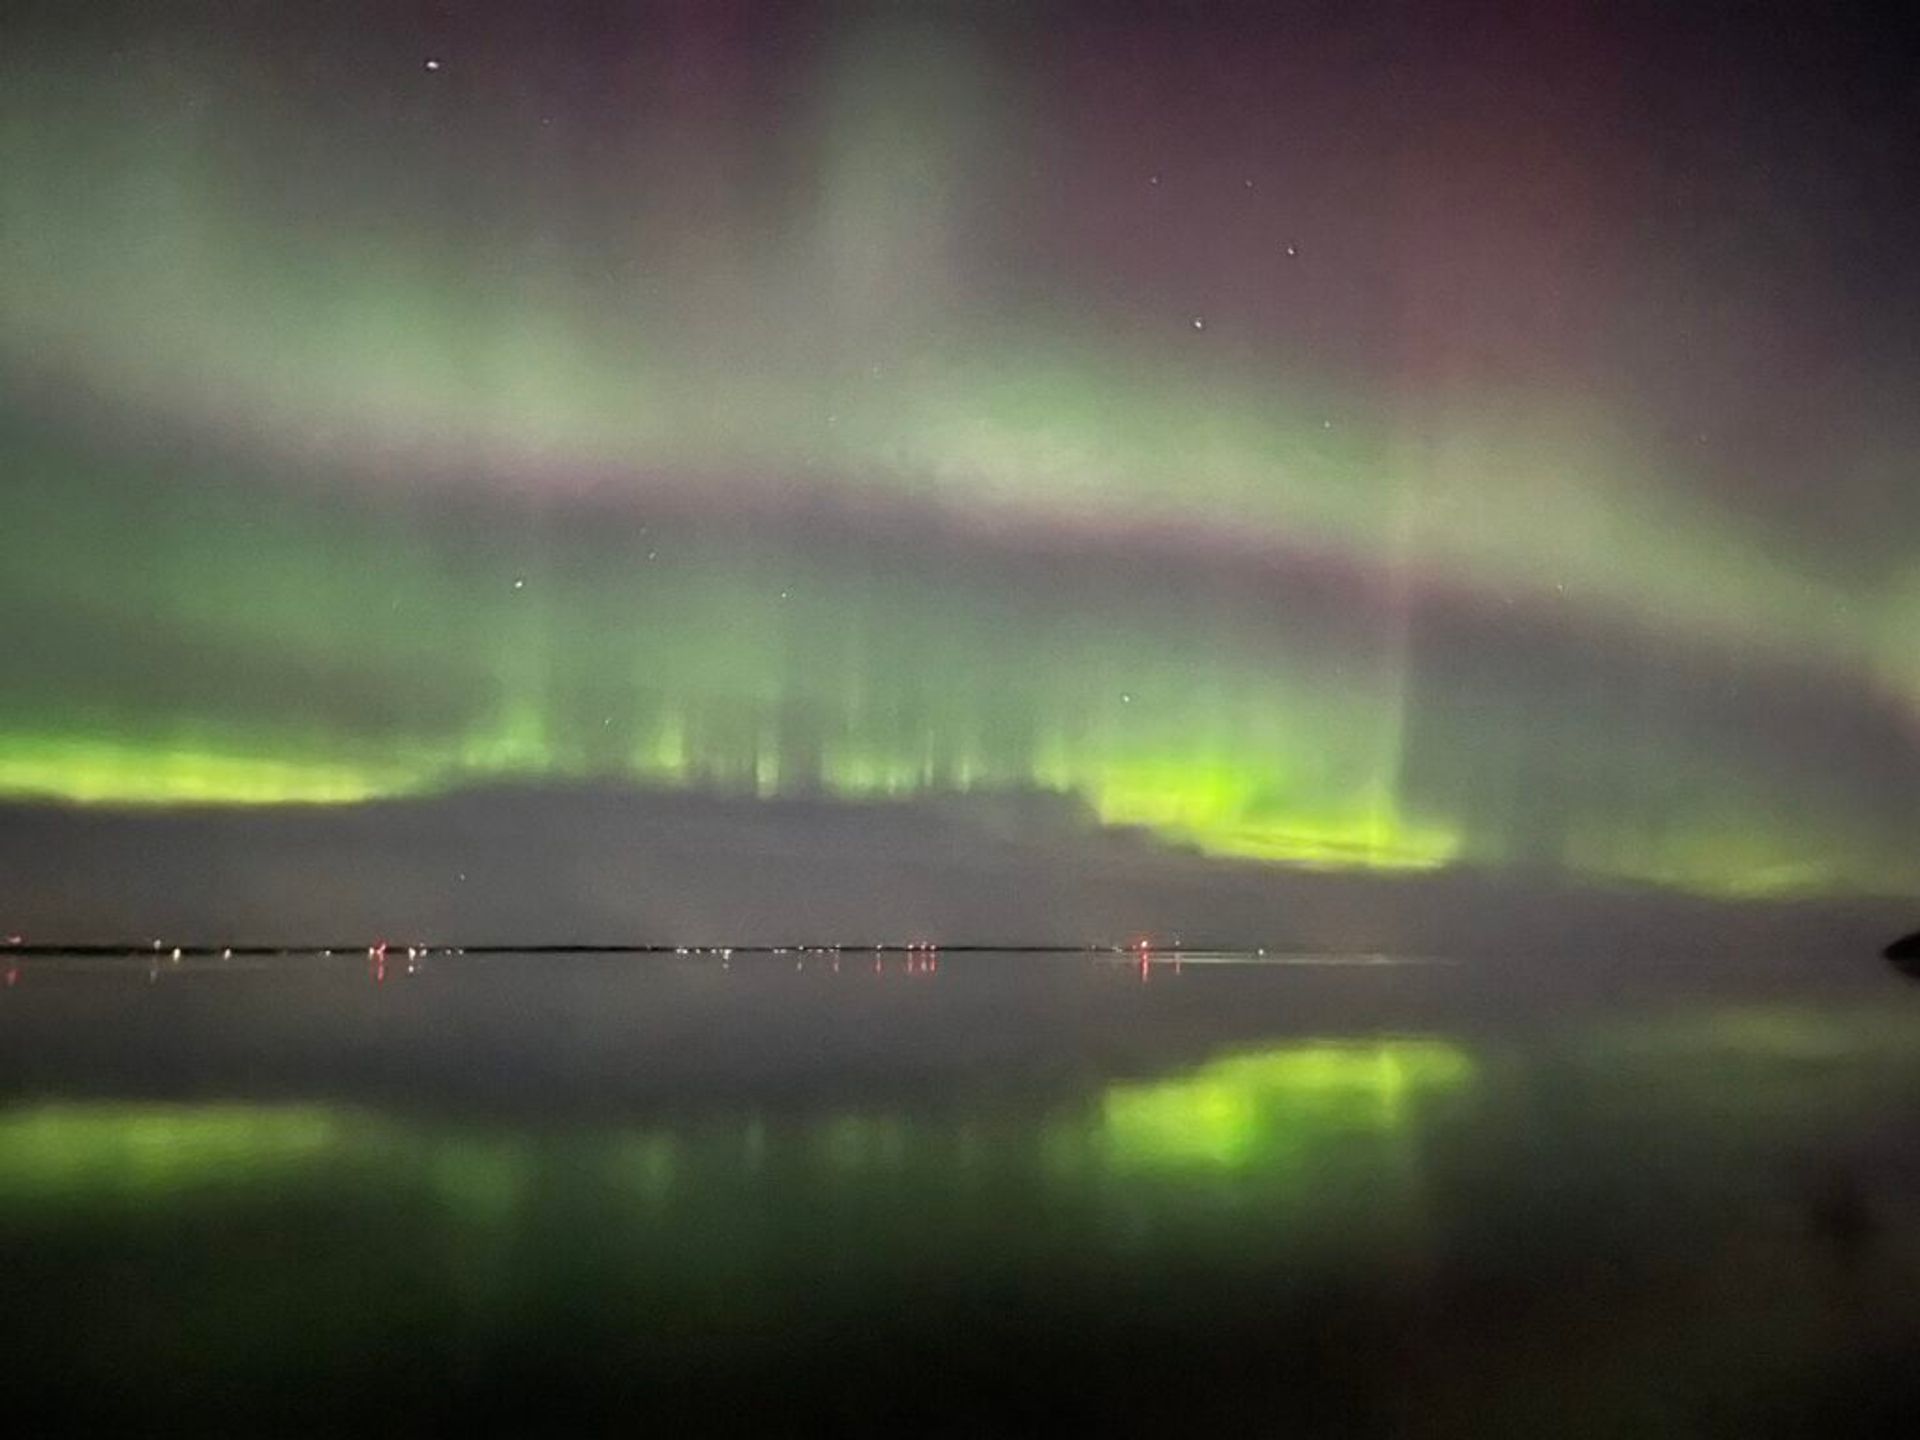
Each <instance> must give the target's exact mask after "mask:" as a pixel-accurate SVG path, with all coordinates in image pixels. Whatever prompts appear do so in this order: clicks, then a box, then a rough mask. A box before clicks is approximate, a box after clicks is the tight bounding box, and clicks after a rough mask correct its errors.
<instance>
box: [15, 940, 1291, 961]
mask: <svg viewBox="0 0 1920 1440" xmlns="http://www.w3.org/2000/svg"><path fill="white" fill-rule="evenodd" d="M1271 948H1273V947H1267V946H1253V945H1186V944H1184V943H1181V942H1169V943H1157V942H1150V941H1146V940H1139V941H1135V942H1134V943H1133V944H1130V945H1116V944H1112V943H1108V942H1101V943H1090V944H1085V945H1032V944H1011V945H1000V944H983V943H979V942H966V943H961V944H952V945H949V944H943V943H938V942H935V941H930V940H929V941H907V942H900V941H888V942H884V943H881V944H877V945H876V944H872V943H867V944H835V945H823V944H819V943H817V942H807V943H797V944H782V945H770V944H749V945H715V944H701V945H665V944H654V943H648V944H570V943H545V944H537V945H515V944H498V943H495V944H485V945H421V944H417V943H416V944H412V945H406V944H395V943H393V942H391V941H387V942H384V943H380V944H375V945H361V944H347V945H204V944H192V945H169V944H166V943H165V942H164V941H159V940H152V941H148V942H146V943H144V944H126V943H112V942H100V943H86V944H61V943H34V944H28V943H26V942H24V941H22V942H19V943H11V942H0V956H7V957H12V958H23V957H24V958H29V959H57V958H61V957H74V958H87V959H101V958H105V959H116V958H122V957H124V958H128V959H131V958H135V957H141V958H148V959H150V958H152V957H154V956H162V957H166V958H173V957H175V956H177V957H179V958H180V959H182V960H185V959H196V960H220V959H242V958H247V959H258V958H261V957H274V956H294V955H375V954H387V955H395V954H406V953H409V952H411V953H412V954H414V955H416V956H425V955H679V956H687V955H720V954H726V955H794V954H803V955H831V954H835V953H840V954H848V953H852V954H861V953H864V954H868V955H874V954H881V955H923V954H929V953H936V952H937V953H942V954H962V955H966V954H973V955H1137V954H1139V953H1141V952H1142V951H1146V952H1148V953H1150V954H1151V953H1156V952H1160V951H1173V950H1179V951H1194V952H1201V953H1206V954H1215V955H1237V954H1245V955H1255V954H1265V953H1266V952H1267V950H1268V949H1271Z"/></svg>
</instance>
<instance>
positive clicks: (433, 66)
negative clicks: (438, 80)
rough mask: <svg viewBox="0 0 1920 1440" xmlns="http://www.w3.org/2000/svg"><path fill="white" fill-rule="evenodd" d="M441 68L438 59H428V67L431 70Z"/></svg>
mask: <svg viewBox="0 0 1920 1440" xmlns="http://www.w3.org/2000/svg"><path fill="white" fill-rule="evenodd" d="M439 68H440V62H439V61H438V60H428V61H427V69H429V70H438V69H439Z"/></svg>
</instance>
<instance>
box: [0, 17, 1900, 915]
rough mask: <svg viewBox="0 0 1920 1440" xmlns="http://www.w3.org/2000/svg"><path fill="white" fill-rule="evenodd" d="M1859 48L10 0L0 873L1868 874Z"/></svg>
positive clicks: (1467, 33) (0, 132)
mask: <svg viewBox="0 0 1920 1440" xmlns="http://www.w3.org/2000/svg"><path fill="white" fill-rule="evenodd" d="M1915 55H1916V46H1915V45H1914V44H1913V41H1912V39H1911V37H1910V36H1909V35H1907V34H1906V33H1904V32H1898V31H1895V30H1893V29H1890V28H1888V26H1887V24H1886V22H1885V21H1884V19H1874V18H1870V12H1868V11H1867V10H1865V9H1862V10H1860V11H1858V12H1852V13H1849V12H1848V11H1847V10H1846V9H1845V8H1844V7H1786V6H1780V7H1768V6H1757V5H1743V6H1711V5H1698V6H1680V7H1674V6H1653V5H1648V6H1634V5H1619V4H1611V5H1597V4H1594V5H1589V4H1578V3H1567V4H1552V3H1548V4H1527V5H1519V4H1516V5H1497V6H1486V5H1474V6H1445V5H1431V4H1420V5H1405V6H1390V5H1364V4H1362V5H1288V4H1267V5H1225V4H1223V5H1202V4H1189V5H1148V4H1111V3H1108V4H1095V3H1075V4H1032V5H1021V4H1013V3H1004V4H984V3H983V4H974V5H963V4H933V3H926V4H911V3H899V4H890V5H879V4H875V5H827V4H818V5H777V6H776V5H766V4H746V3H734V4H729V3H717V0H716V3H702V4H685V5H667V6H651V5H616V4H576V3H556V4H540V5H533V4H506V3H473V4H456V3H440V4H398V3H379V4H375V3H358V4H355V3H346V4H331V5H295V4H266V3H237V0H229V3H220V4H207V3H202V4H184V3H183V4H163V5H111V4H100V5H87V6H73V5H68V4H52V3H48V4H24V5H23V4H13V5H10V6H8V7H7V8H6V10H5V11H4V12H3V14H0V186H3V187H4V189H0V195H3V196H4V204H3V205H0V455H4V467H3V468H0V533H4V534H5V535H6V536H7V544H8V559H7V562H6V564H5V566H4V567H3V568H0V605H4V608H5V613H6V615H7V616H8V624H7V625H6V627H5V629H4V632H3V633H0V672H3V673H4V674H5V675H6V677H7V681H8V683H7V684H6V686H5V687H4V690H0V806H5V807H8V808H5V809H0V826H4V827H5V829H6V836H5V839H6V841H7V847H8V853H9V855H10V856H12V857H13V862H14V863H13V864H11V865H10V866H9V868H8V871H7V873H6V874H5V875H4V876H0V927H9V928H11V929H27V930H32V931H34V932H35V933H36V934H38V933H41V932H45V931H48V930H55V931H60V932H62V933H75V934H78V933H82V932H85V933H99V932H101V931H102V930H105V931H111V932H114V933H132V934H143V933H146V932H147V931H149V930H152V929H154V928H156V927H160V926H163V925H164V926H165V927H168V928H170V929H174V930H185V931H190V932H194V933H199V934H204V935H207V936H209V937H211V938H217V937H218V936H220V935H221V934H222V933H231V932H232V931H233V930H234V929H235V928H236V927H253V928H254V929H255V930H259V929H263V928H264V929H272V928H275V926H276V925H281V926H284V925H287V924H291V923H292V921H291V919H289V917H293V916H298V917H301V923H302V924H305V923H307V918H308V917H314V918H315V921H316V923H317V921H318V919H319V918H320V917H324V916H333V915H337V916H339V917H341V920H342V924H343V926H344V927H345V929H346V930H347V931H349V932H354V930H355V927H357V926H360V925H362V924H373V923H380V924H383V925H385V924H401V925H407V924H413V925H421V926H433V927H454V926H458V925H459V924H460V923H461V920H462V917H463V916H465V917H472V916H476V915H480V914H482V913H484V915H485V917H486V921H485V923H486V924H487V926H489V927H491V928H496V929H499V928H504V929H507V930H511V931H513V932H514V933H515V935H516V936H518V937H525V938H535V937H537V936H540V935H546V934H553V933H559V932H567V933H573V932H574V930H575V926H576V924H579V923H589V924H590V925H591V926H595V927H599V928H600V929H602V930H603V931H604V930H609V929H622V930H625V931H627V932H628V933H633V934H634V935H635V937H636V938H660V939H675V938H678V932H684V931H687V930H689V929H701V930H707V931H711V930H713V929H715V928H721V927H724V926H725V925H726V924H728V923H729V922H728V918H727V917H728V916H729V915H730V914H736V913H737V914H738V915H741V916H747V915H749V914H751V915H753V916H756V917H763V918H762V919H756V920H754V922H753V924H754V925H761V924H762V923H763V919H764V917H769V916H772V917H775V918H776V919H777V917H780V916H789V915H790V916H791V917H792V924H793V928H794V930H795V931H796V932H809V931H812V930H813V929H814V927H815V926H816V925H820V924H828V923H831V924H832V925H834V926H836V927H854V928H859V927H862V926H866V927H870V928H874V929H879V928H887V927H894V928H906V927H919V928H922V929H930V930H935V931H938V932H939V933H940V935H941V936H942V937H943V938H948V939H959V938H968V937H972V936H978V935H982V934H990V935H992V936H994V937H995V938H1015V937H1013V936H1012V935H1010V934H1009V933H1008V932H1009V930H1010V929H1020V930H1044V931H1046V932H1048V933H1047V935H1046V937H1045V938H1056V937H1058V938H1064V936H1063V935H1061V932H1063V931H1065V930H1069V929H1071V930H1076V931H1078V930H1085V931H1087V932H1090V933H1089V938H1091V932H1101V933H1105V932H1106V931H1107V930H1110V929H1113V928H1114V927H1119V926H1145V927H1149V928H1150V927H1152V926H1154V925H1155V924H1157V923H1160V922H1159V921H1157V920H1156V918H1155V915H1156V913H1157V912H1156V910H1155V906H1156V904H1158V903H1160V902H1161V901H1164V905H1165V910H1166V913H1167V914H1174V913H1176V912H1177V913H1178V914H1180V915H1183V916H1187V917H1198V918H1199V919H1200V920H1201V921H1202V922H1204V917H1205V914H1206V911H1207V905H1208V903H1209V902H1208V900H1207V897H1208V896H1209V895H1213V896H1216V897H1218V898H1219V907H1220V908H1219V910H1218V914H1219V915H1220V916H1230V917H1237V918H1233V919H1231V920H1230V921H1229V920H1226V919H1222V920H1219V921H1217V922H1216V927H1215V928H1216V929H1218V930H1223V931H1224V930H1251V929H1254V928H1260V929H1262V930H1263V931H1265V930H1266V929H1268V928H1270V927H1271V926H1273V925H1276V924H1279V923H1281V922H1280V921H1279V920H1277V919H1276V918H1275V916H1276V915H1280V914H1287V913H1299V912H1298V910H1297V907H1295V901H1296V900H1298V899H1299V897H1302V896H1307V895H1310V894H1311V895H1319V896H1322V897H1332V898H1330V899H1327V902H1326V904H1325V905H1323V906H1321V907H1320V908H1319V909H1316V910H1314V911H1313V914H1314V916H1315V918H1314V920H1313V923H1312V924H1311V925H1310V926H1308V927H1307V928H1309V929H1311V930H1312V932H1313V937H1314V940H1315V942H1316V943H1329V944H1337V943H1340V942H1341V941H1342V940H1343V939H1350V940H1352V941H1353V942H1354V943H1375V942H1377V941H1379V940H1380V939H1381V938H1382V936H1381V934H1380V933H1374V932H1379V931H1381V929H1382V927H1381V926H1380V925H1374V926H1372V927H1371V931H1370V930H1369V926H1368V925H1367V924H1365V923H1362V921H1361V920H1358V919H1355V918H1353V917H1354V916H1355V915H1357V914H1365V913H1373V914H1376V915H1377V914H1379V913H1384V912H1382V911H1381V910H1380V909H1379V908H1378V907H1379V906H1385V907H1386V908H1387V909H1388V910H1391V908H1392V906H1391V904H1390V903H1389V901H1388V900H1387V899H1384V898H1381V899H1378V900H1377V903H1376V900H1369V901H1368V902H1367V904H1366V905H1361V906H1355V905H1351V904H1349V903H1347V901H1345V900H1342V899H1340V898H1339V897H1342V896H1351V895H1355V894H1360V893H1362V892H1363V891H1364V893H1366V894H1368V895H1369V896H1377V897H1392V896H1395V895H1400V896H1403V897H1413V898H1410V899H1408V900H1407V902H1406V906H1405V907H1404V916H1405V917H1411V918H1405V919H1404V920H1403V921H1402V922H1396V924H1398V925H1399V927H1400V928H1399V929H1395V927H1394V926H1386V927H1385V928H1386V930H1388V931H1391V932H1392V933H1391V934H1390V935H1388V936H1387V937H1386V938H1389V939H1391V940H1392V941H1393V942H1394V943H1417V942H1416V941H1414V940H1410V939H1408V938H1407V936H1406V934H1405V929H1406V927H1407V926H1410V925H1416V922H1417V923H1418V924H1438V923H1439V922H1438V921H1436V920H1434V918H1433V917H1434V916H1435V915H1436V914H1438V913H1439V912H1438V911H1436V910H1435V909H1433V908H1432V903H1433V902H1431V898H1430V897H1432V896H1433V895H1435V894H1438V893H1441V892H1445V893H1446V894H1447V895H1449V896H1452V897H1454V899H1453V901H1452V902H1450V903H1453V904H1454V908H1455V909H1456V910H1470V909H1471V908H1473V907H1474V906H1475V905H1479V904H1482V903H1487V904H1492V902H1491V901H1489V900H1487V898H1486V897H1488V896H1492V895H1496V894H1497V895H1498V896H1500V897H1503V898H1501V899H1500V900H1499V906H1504V907H1507V909H1509V910H1510V909H1511V908H1512V907H1513V906H1514V905H1515V904H1518V903H1520V902H1519V901H1518V900H1516V898H1515V897H1516V896H1522V895H1525V894H1536V895H1538V896H1540V897H1556V896H1564V895H1565V894H1566V893H1567V892H1568V887H1570V886H1571V887H1621V886H1631V887H1654V888H1655V889H1658V890H1663V891H1666V892H1671V893H1673V894H1675V895H1677V896H1691V897H1718V898H1735V897H1737V898H1748V899H1751V898H1755V897H1785V896H1799V897H1815V898H1822V899H1834V898H1837V897H1845V896H1849V895H1857V894H1867V893H1873V894H1881V895H1886V894H1895V895H1898V894H1909V895H1911V894H1913V893H1915V892H1916V891H1920V648H1917V642H1916V641H1915V639H1914V636H1915V634H1916V633H1920V484H1916V474H1915V467H1916V464H1917V463H1920V420H1917V419H1916V412H1915V408H1914V406H1913V404H1912V402H1911V397H1912V396H1913V395H1914V394H1915V393H1916V381H1920V346H1917V344H1916V341H1917V339H1920V267H1916V266H1915V264H1914V263H1913V260H1912V257H1913V256H1914V255H1915V254H1916V253H1920V243H1917V242H1920V215H1917V214H1916V206H1915V196H1916V194H1920V189H1917V188H1916V179H1917V178H1920V177H1916V173H1915V163H1914V162H1915V143H1914V136H1915V135H1916V134H1920V123H1917V122H1920V113H1916V112H1920V90H1917V89H1916V87H1915V86H1914V85H1913V84H1912V83H1911V75H1912V73H1913V61H1914V59H1915ZM397 817H399V818H397ZM395 826H398V832H396V831H395V830H394V829H393V827H395ZM395 833H403V834H404V835H405V836H406V842H405V845H404V847H401V849H400V850H397V851H396V850H393V849H392V847H391V846H388V847H386V848H383V846H382V844H381V843H378V842H376V840H375V839H374V838H372V837H374V836H377V835H387V836H389V837H391V836H392V835H393V834H395ZM476 834H484V836H485V844H484V846H483V847H482V848H484V849H485V851H486V855H487V858H486V860H485V865H486V867H487V874H488V875H489V877H490V878H489V880H488V882H487V895H486V901H485V906H484V911H483V910H481V909H479V908H475V904H476V902H469V901H466V900H464V899H462V898H461V896H462V891H461V889H460V887H461V886H463V885H468V884H470V883H472V882H470V881H463V880H461V879H460V878H459V877H460V876H461V875H462V874H463V873H465V872H466V870H467V869H468V868H470V866H469V862H470V861H472V860H473V857H474V855H475V846H476V844H478V843H479V842H478V841H476V839H475V837H476ZM374 855H386V856H389V859H388V860H387V861H385V862H382V863H381V864H380V865H374V864H373V863H372V862H371V861H370V858H369V857H371V856H374ZM769 855H777V856H779V857H780V859H779V862H778V864H777V865H774V864H772V863H771V862H769V861H768V859H767V857H768V856H769ZM163 857H164V858H163ZM902 867H904V868H905V870H909V871H911V872H912V877H913V878H912V879H911V881H910V882H909V881H907V880H903V879H902V878H901V873H900V872H901V869H902ZM969 867H972V868H971V869H969ZM1115 873H1125V874H1128V875H1133V876H1135V877H1136V878H1135V883H1134V884H1133V885H1132V888H1131V892H1130V894H1129V895H1128V898H1127V899H1126V901H1125V902H1124V903H1123V902H1121V901H1119V900H1117V899H1115V898H1114V895H1113V892H1112V876H1113V874H1115ZM987 874H992V875H1005V876H1024V877H1027V879H1028V880H1029V881H1030V882H1031V883H1030V884H1027V885H1026V887H1025V888H1024V889H1021V888H1018V887H1015V889H1013V890H1010V889H1008V888H1007V886H1006V885H1003V884H999V883H986V884H983V883H980V881H981V876H982V875H987ZM776 875H777V877H778V879H777V883H776V880H775V879H774V878H773V877H774V876H776ZM161 876H164V877H165V879H164V882H163V881H162V880H160V879H158V878H156V877H161ZM1035 877H1045V879H1044V883H1042V880H1040V879H1036V878H1035ZM756 886H757V887H758V890H757V892H756V889H755V887H756ZM1210 886H1211V887H1215V888H1213V889H1209V887H1210ZM1263 886H1267V887H1270V888H1269V889H1266V890H1263V889H1262V887H1263ZM903 887H904V889H903ZM1356 887H1359V888H1356ZM1016 890H1017V898H1016ZM1632 893H1633V894H1635V895H1640V896H1645V895H1648V894H1651V893H1653V892H1652V891H1651V890H1647V889H1635V890H1633V892H1632ZM747 894H754V895H755V898H754V900H753V901H752V903H751V904H749V903H748V902H746V901H744V900H738V899H737V897H740V896H743V895H747ZM903 894H908V895H911V897H913V898H912V900H911V903H907V902H906V901H903V900H902V896H903ZM1263 894H1264V895H1265V896H1266V897H1267V898H1265V899H1264V900H1263V899H1261V898H1260V896H1261V895H1263ZM1249 897H1252V898H1249ZM1420 897H1428V898H1420ZM736 902H737V909H735V910H731V911H730V910H729V908H728V907H729V906H730V905H736ZM1302 903H1304V902H1302ZM1547 903H1559V902H1558V901H1557V900H1551V899H1549V900H1548V901H1547ZM1663 903H1666V902H1663ZM1290 907H1295V908H1290ZM1369 907H1373V908H1372V909H1371V910H1370V909H1369ZM1495 908H1498V907H1497V906H1496V907H1495ZM583 917H585V918H584V919H583ZM743 923H744V922H743ZM765 923H774V922H773V921H771V920H768V921H765ZM1181 923H1186V924H1192V923H1195V922H1194V919H1193V918H1189V919H1188V920H1186V921H1182V922H1181ZM749 928H752V927H751V926H749ZM667 931H675V932H676V933H675V934H667V933H663V932H667ZM468 938H477V937H472V936H469V937H468ZM702 938H724V937H719V936H703V937H702ZM1212 938H1215V939H1221V940H1226V939H1232V938H1235V937H1234V936H1233V935H1231V934H1225V933H1219V934H1215V935H1214V936H1213V937H1212ZM1249 938H1251V937H1249Z"/></svg>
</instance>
